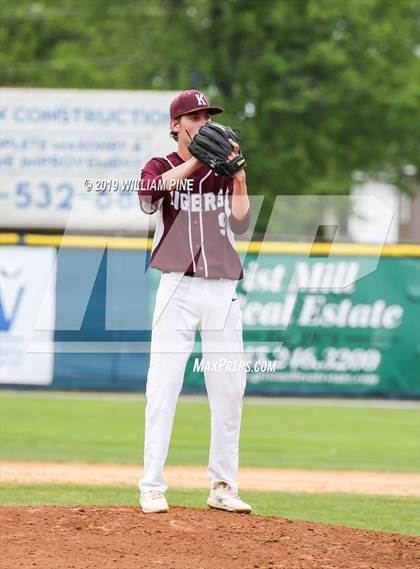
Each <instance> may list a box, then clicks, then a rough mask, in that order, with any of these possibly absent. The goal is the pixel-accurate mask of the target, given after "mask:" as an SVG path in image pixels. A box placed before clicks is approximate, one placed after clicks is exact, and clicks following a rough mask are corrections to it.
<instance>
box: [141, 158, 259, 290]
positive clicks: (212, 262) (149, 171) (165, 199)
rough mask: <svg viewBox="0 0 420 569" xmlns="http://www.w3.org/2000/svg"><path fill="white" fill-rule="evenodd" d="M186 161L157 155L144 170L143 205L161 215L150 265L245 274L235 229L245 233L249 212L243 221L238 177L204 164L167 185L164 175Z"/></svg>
mask: <svg viewBox="0 0 420 569" xmlns="http://www.w3.org/2000/svg"><path fill="white" fill-rule="evenodd" d="M183 162H184V160H182V158H181V157H180V156H178V154H177V153H176V152H173V153H172V154H168V156H166V157H163V158H152V159H151V160H149V162H147V164H146V165H145V166H144V168H143V170H142V171H141V176H140V188H139V198H140V206H141V208H142V210H143V211H144V212H145V213H148V214H151V213H155V212H156V213H157V216H158V217H157V222H156V230H155V236H154V239H153V247H152V258H151V263H150V264H151V266H152V267H155V268H157V269H160V270H162V271H175V272H183V273H185V272H188V273H194V274H195V275H197V276H199V277H205V278H226V279H233V280H239V279H241V278H242V277H243V273H242V265H241V261H240V259H239V255H238V253H237V251H236V248H235V241H234V233H237V234H241V233H245V231H246V230H247V229H248V227H249V222H250V212H248V214H247V215H246V216H245V218H244V219H242V220H238V219H237V218H235V217H234V215H233V214H232V212H231V206H232V192H233V179H232V178H230V177H227V176H219V175H218V174H215V173H214V172H213V171H212V170H210V169H209V168H208V167H207V166H205V165H203V166H202V167H201V168H199V169H198V170H196V171H195V172H194V173H193V174H192V175H191V176H190V177H189V178H188V179H185V180H179V181H176V182H175V181H173V182H172V186H171V187H173V189H170V190H166V189H165V186H164V183H163V181H162V174H163V173H165V172H167V171H168V170H170V169H171V168H174V167H176V166H178V165H179V164H182V163H183Z"/></svg>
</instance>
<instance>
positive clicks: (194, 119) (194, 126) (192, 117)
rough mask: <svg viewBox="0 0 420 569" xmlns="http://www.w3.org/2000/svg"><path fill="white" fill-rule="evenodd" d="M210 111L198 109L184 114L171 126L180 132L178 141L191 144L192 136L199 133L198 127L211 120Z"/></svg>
mask: <svg viewBox="0 0 420 569" xmlns="http://www.w3.org/2000/svg"><path fill="white" fill-rule="evenodd" d="M210 116H211V115H210V113H209V112H208V111H196V112H194V113H188V114H187V115H182V117H180V118H179V119H178V120H177V121H175V124H174V125H173V126H172V127H171V130H174V131H175V132H177V133H178V141H179V142H181V143H184V144H187V145H188V144H189V143H190V142H191V138H194V136H195V135H196V134H197V132H198V129H199V128H200V127H202V126H203V125H204V124H206V122H208V121H209V120H210Z"/></svg>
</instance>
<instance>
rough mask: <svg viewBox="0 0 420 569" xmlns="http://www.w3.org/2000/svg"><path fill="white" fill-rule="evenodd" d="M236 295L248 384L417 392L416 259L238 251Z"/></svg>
mask: <svg viewBox="0 0 420 569" xmlns="http://www.w3.org/2000/svg"><path fill="white" fill-rule="evenodd" d="M238 296H239V299H240V302H241V307H242V315H243V325H244V342H245V351H246V360H247V361H246V365H247V372H248V373H247V391H248V392H263V393H273V394H274V393H276V394H282V393H290V394H292V393H302V394H305V393H306V394H317V393H318V394H332V395H333V394H340V393H341V394H354V395H378V396H382V395H391V396H411V397H412V396H417V397H418V396H420V381H419V369H420V340H419V332H418V321H419V300H420V262H419V259H418V258H408V257H407V258H405V257H396V258H393V257H382V258H380V259H379V260H377V259H375V258H373V257H369V256H357V257H356V256H354V257H353V256H334V257H333V258H329V257H313V258H312V257H305V256H303V255H291V254H282V255H279V254H267V255H259V256H257V255H248V256H247V257H246V258H245V259H244V279H243V280H242V281H241V282H240V284H239V285H238ZM198 349H199V346H198ZM196 356H197V354H195V356H193V357H192V358H190V361H189V364H188V366H187V373H186V380H185V385H186V386H187V387H188V386H191V387H192V386H202V385H203V379H202V374H201V373H199V372H198V371H197V367H196V369H194V360H195V357H196Z"/></svg>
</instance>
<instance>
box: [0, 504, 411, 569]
mask: <svg viewBox="0 0 420 569" xmlns="http://www.w3.org/2000/svg"><path fill="white" fill-rule="evenodd" d="M0 514H1V528H2V542H3V545H2V556H1V558H2V559H1V560H2V566H3V567H7V568H8V569H17V568H22V567H23V568H25V569H26V568H29V567H31V568H32V567H38V568H40V569H70V568H71V569H94V568H95V569H96V568H100V569H109V568H111V567H115V568H118V569H120V568H121V569H134V568H135V569H139V568H142V569H149V568H156V567H161V568H164V569H167V568H169V569H225V568H227V569H248V568H252V569H254V568H260V569H391V568H392V569H397V568H398V569H401V567H404V569H417V567H419V565H420V538H415V537H408V536H402V535H399V534H392V533H381V532H375V531H363V530H356V529H349V528H345V527H342V526H331V525H324V524H314V523H308V522H300V521H290V520H286V519H279V518H266V517H261V516H252V515H251V516H249V515H238V514H230V513H228V512H222V511H218V510H197V509H190V508H180V507H172V508H171V509H170V512H169V513H167V514H148V515H145V514H142V513H141V512H140V510H139V509H138V508H135V507H68V506H67V507H62V506H42V507H3V508H1V509H0ZM3 564H4V565H3Z"/></svg>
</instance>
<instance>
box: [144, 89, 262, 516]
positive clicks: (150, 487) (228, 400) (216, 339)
mask: <svg viewBox="0 0 420 569" xmlns="http://www.w3.org/2000/svg"><path fill="white" fill-rule="evenodd" d="M222 112H223V109H222V108H220V107H214V106H211V105H210V104H209V101H208V99H207V97H206V96H205V95H203V94H202V93H201V92H199V91H196V90H190V91H184V92H182V93H181V94H180V95H178V96H177V97H176V98H175V99H174V100H173V101H172V103H171V106H170V133H171V136H172V137H173V138H174V139H175V141H176V142H177V150H176V152H173V153H171V154H169V155H167V156H164V157H156V158H152V159H151V160H150V161H149V162H147V164H146V165H145V166H144V168H143V170H142V172H141V178H140V188H139V198H140V205H141V208H142V209H143V211H145V212H146V213H149V214H152V213H155V214H156V215H157V222H156V230H155V235H154V240H153V247H152V254H151V266H152V267H154V268H156V269H159V270H160V271H161V278H160V284H159V288H158V291H157V295H156V304H155V309H154V314H153V328H152V340H151V356H150V368H149V372H148V375H147V385H146V399H147V404H146V417H145V422H146V424H145V446H144V476H143V479H142V480H141V481H140V484H139V486H140V505H141V508H142V510H143V512H145V513H156V512H166V511H168V503H167V500H166V497H165V492H166V490H167V488H168V486H167V483H166V481H165V478H164V474H163V469H164V465H165V461H166V457H167V453H168V446H169V441H170V437H171V432H172V424H173V420H174V415H175V408H176V404H177V401H178V397H179V393H180V391H181V388H182V384H183V380H184V372H185V366H186V363H187V360H188V358H189V356H190V354H191V352H192V349H193V346H194V339H195V332H196V330H199V332H200V336H201V342H202V353H203V360H204V375H205V384H206V389H207V394H208V399H209V404H210V409H211V443H210V455H209V464H208V475H209V477H210V481H211V487H210V495H209V497H208V500H207V504H208V505H209V506H210V507H213V508H219V509H222V510H227V511H231V512H246V513H249V512H251V507H250V506H249V505H248V504H246V503H245V502H243V501H242V500H241V499H240V497H239V495H238V484H237V470H238V446H239V432H240V423H241V412H242V400H243V394H244V391H245V384H246V370H245V368H246V362H245V358H244V350H243V342H242V315H241V310H240V306H239V301H238V300H237V296H236V285H237V281H238V280H239V279H241V278H242V276H243V274H242V266H241V262H240V259H239V256H238V253H237V251H236V248H235V241H234V234H241V233H244V232H245V231H246V230H247V229H248V226H249V222H250V204H249V199H248V195H247V186H246V176H245V171H244V166H245V165H246V163H245V159H244V157H243V155H242V154H241V152H240V148H239V143H238V138H237V136H236V133H235V132H234V131H233V130H232V129H231V128H229V127H227V126H224V125H221V124H218V123H215V122H212V121H211V117H212V116H213V115H215V114H218V113H222Z"/></svg>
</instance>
